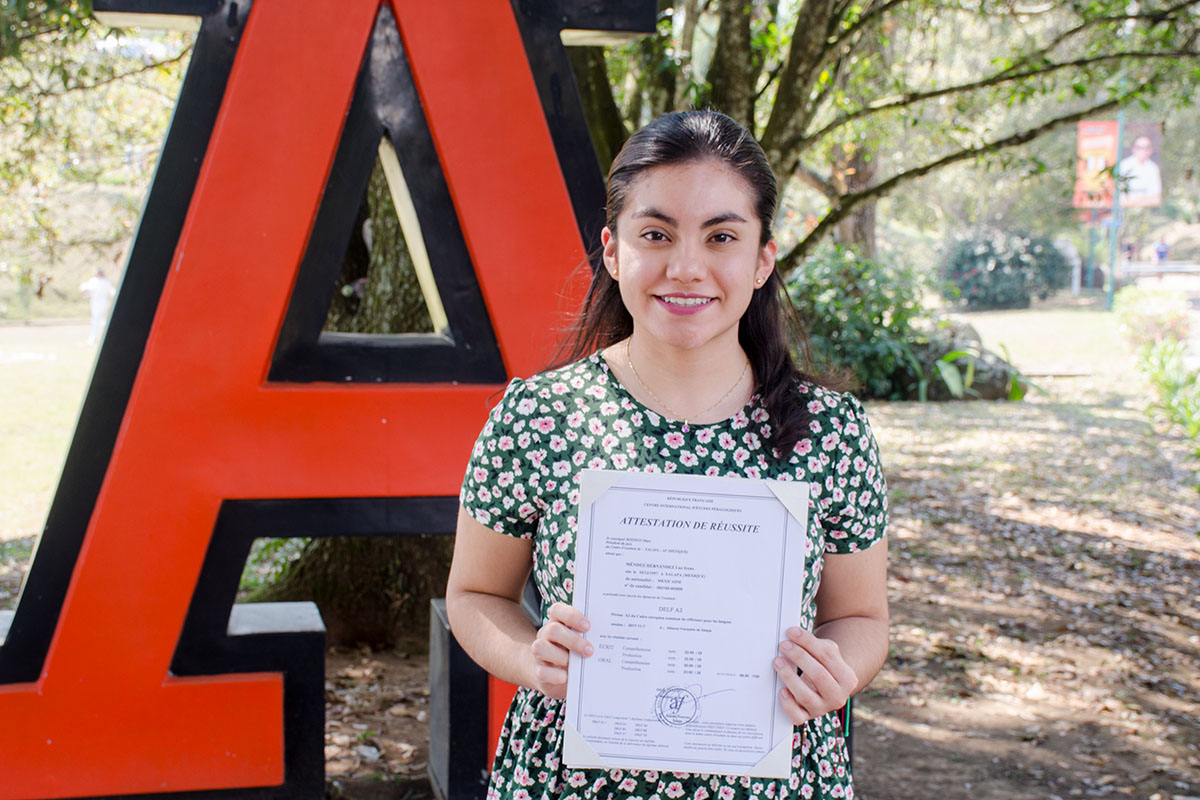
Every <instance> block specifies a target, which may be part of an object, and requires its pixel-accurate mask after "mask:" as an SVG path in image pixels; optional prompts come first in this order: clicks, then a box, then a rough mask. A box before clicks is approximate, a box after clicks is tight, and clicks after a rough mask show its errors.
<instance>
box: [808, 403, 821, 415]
mask: <svg viewBox="0 0 1200 800" xmlns="http://www.w3.org/2000/svg"><path fill="white" fill-rule="evenodd" d="M807 407H808V413H810V414H820V413H821V412H822V411H824V410H825V404H824V403H822V402H821V401H820V400H809V401H808V406H807Z"/></svg>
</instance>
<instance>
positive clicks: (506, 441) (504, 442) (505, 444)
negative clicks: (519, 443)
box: [496, 436, 516, 450]
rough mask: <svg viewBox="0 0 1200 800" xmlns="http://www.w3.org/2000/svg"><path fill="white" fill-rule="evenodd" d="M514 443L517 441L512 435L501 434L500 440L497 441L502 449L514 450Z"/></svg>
mask: <svg viewBox="0 0 1200 800" xmlns="http://www.w3.org/2000/svg"><path fill="white" fill-rule="evenodd" d="M514 444H516V443H515V442H514V441H513V438H512V437H511V436H501V437H500V441H498V442H497V443H496V446H497V447H499V448H500V449H501V450H512V449H513V445H514Z"/></svg>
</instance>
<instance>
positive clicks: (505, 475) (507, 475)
mask: <svg viewBox="0 0 1200 800" xmlns="http://www.w3.org/2000/svg"><path fill="white" fill-rule="evenodd" d="M512 482H513V474H512V473H511V472H501V473H500V477H499V478H497V479H496V483H497V484H499V485H500V486H501V487H504V486H512Z"/></svg>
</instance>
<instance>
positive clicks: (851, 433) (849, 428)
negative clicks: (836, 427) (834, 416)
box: [846, 422, 858, 437]
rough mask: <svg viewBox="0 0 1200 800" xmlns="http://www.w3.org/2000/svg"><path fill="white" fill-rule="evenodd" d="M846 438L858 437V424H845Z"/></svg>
mask: <svg viewBox="0 0 1200 800" xmlns="http://www.w3.org/2000/svg"><path fill="white" fill-rule="evenodd" d="M846 436H848V437H855V436H858V423H856V422H847V423H846Z"/></svg>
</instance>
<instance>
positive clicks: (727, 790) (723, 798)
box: [717, 786, 733, 800]
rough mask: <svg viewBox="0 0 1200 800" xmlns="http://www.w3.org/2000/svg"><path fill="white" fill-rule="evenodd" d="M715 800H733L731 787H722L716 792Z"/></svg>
mask: <svg viewBox="0 0 1200 800" xmlns="http://www.w3.org/2000/svg"><path fill="white" fill-rule="evenodd" d="M717 800H733V787H732V786H722V787H721V788H720V789H718V790H717Z"/></svg>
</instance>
